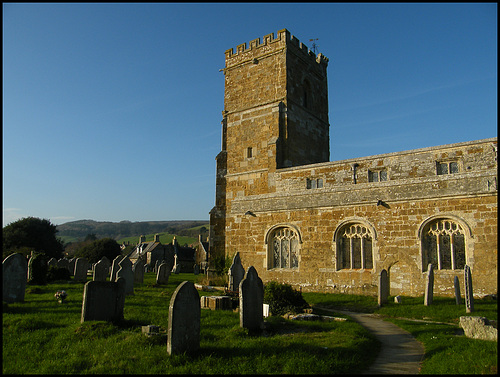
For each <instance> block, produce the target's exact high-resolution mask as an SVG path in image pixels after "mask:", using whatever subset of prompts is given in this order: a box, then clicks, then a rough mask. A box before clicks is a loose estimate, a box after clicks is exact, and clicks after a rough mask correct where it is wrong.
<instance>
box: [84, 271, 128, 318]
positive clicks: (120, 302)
mask: <svg viewBox="0 0 500 377" xmlns="http://www.w3.org/2000/svg"><path fill="white" fill-rule="evenodd" d="M124 307H125V280H124V279H123V278H119V279H118V280H117V281H116V282H113V281H109V282H108V281H89V282H87V283H86V284H85V287H84V289H83V303H82V317H81V323H83V322H85V321H120V320H122V319H123V308H124Z"/></svg>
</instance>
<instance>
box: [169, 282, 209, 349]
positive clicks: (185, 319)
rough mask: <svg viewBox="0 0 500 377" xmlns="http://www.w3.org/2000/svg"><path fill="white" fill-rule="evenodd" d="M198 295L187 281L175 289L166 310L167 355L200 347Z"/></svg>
mask: <svg viewBox="0 0 500 377" xmlns="http://www.w3.org/2000/svg"><path fill="white" fill-rule="evenodd" d="M200 317H201V308H200V295H199V294H198V291H197V290H196V288H195V287H194V284H193V283H191V282H189V281H184V282H182V283H181V284H180V285H179V286H178V287H177V289H176V290H175V292H174V294H173V295H172V298H171V299H170V305H169V310H168V339H167V351H168V353H169V355H172V354H180V353H184V352H193V351H197V350H198V349H199V348H200Z"/></svg>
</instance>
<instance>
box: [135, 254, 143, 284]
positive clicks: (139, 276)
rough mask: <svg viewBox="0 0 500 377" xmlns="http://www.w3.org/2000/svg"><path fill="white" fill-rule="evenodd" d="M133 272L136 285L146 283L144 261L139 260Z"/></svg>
mask: <svg viewBox="0 0 500 377" xmlns="http://www.w3.org/2000/svg"><path fill="white" fill-rule="evenodd" d="M132 271H133V272H134V284H142V283H144V261H143V260H142V259H138V260H137V261H136V262H135V263H134V265H133V266H132Z"/></svg>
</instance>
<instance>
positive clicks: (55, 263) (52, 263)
mask: <svg viewBox="0 0 500 377" xmlns="http://www.w3.org/2000/svg"><path fill="white" fill-rule="evenodd" d="M47 266H48V267H50V266H55V267H57V259H56V258H53V257H52V258H50V259H49V261H48V262H47Z"/></svg>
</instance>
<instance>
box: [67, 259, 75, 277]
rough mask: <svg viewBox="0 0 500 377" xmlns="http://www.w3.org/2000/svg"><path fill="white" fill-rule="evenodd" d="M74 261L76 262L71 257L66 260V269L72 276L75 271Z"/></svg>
mask: <svg viewBox="0 0 500 377" xmlns="http://www.w3.org/2000/svg"><path fill="white" fill-rule="evenodd" d="M75 263H76V258H71V259H70V260H69V261H68V270H69V273H70V275H71V276H73V275H74V273H75Z"/></svg>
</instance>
